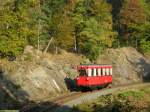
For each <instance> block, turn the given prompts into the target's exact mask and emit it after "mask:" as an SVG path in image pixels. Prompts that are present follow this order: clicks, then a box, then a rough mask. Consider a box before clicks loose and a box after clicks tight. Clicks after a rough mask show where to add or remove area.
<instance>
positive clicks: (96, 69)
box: [75, 65, 112, 87]
mask: <svg viewBox="0 0 150 112" xmlns="http://www.w3.org/2000/svg"><path fill="white" fill-rule="evenodd" d="M77 70H78V71H79V76H77V77H76V79H75V81H76V85H77V86H78V87H100V86H107V85H109V84H111V83H112V65H80V66H78V67H77Z"/></svg>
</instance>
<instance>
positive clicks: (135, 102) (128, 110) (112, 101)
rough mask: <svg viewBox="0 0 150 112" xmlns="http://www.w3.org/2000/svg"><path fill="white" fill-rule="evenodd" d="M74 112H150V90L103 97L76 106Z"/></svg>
mask: <svg viewBox="0 0 150 112" xmlns="http://www.w3.org/2000/svg"><path fill="white" fill-rule="evenodd" d="M72 112H150V88H144V89H139V90H130V91H125V92H121V93H118V94H114V95H111V94H110V95H105V96H101V97H99V98H97V99H96V100H93V101H90V102H86V103H83V104H80V105H77V106H74V107H73V109H72Z"/></svg>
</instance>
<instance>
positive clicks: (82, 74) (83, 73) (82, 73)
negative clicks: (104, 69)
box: [79, 70, 87, 76]
mask: <svg viewBox="0 0 150 112" xmlns="http://www.w3.org/2000/svg"><path fill="white" fill-rule="evenodd" d="M86 75H87V74H86V71H85V70H79V76H86Z"/></svg>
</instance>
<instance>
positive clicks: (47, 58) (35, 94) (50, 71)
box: [0, 46, 150, 107]
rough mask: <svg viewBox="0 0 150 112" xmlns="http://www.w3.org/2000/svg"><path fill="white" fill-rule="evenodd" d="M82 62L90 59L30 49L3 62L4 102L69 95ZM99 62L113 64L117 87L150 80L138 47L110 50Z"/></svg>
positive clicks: (2, 86) (1, 74)
mask: <svg viewBox="0 0 150 112" xmlns="http://www.w3.org/2000/svg"><path fill="white" fill-rule="evenodd" d="M80 62H88V60H87V59H85V58H84V57H83V56H81V55H77V54H73V53H68V52H66V51H62V52H61V54H57V55H56V54H55V55H54V54H53V55H52V54H42V53H41V52H37V50H35V49H33V48H32V47H31V46H27V47H26V49H25V51H24V54H23V56H21V57H20V58H19V59H17V60H16V61H14V62H7V61H3V60H0V65H1V66H2V68H5V69H3V70H2V71H3V72H1V73H0V85H1V87H0V90H2V91H3V93H2V92H1V93H0V96H2V97H1V98H0V103H1V104H2V103H4V105H5V103H7V101H8V100H9V101H10V99H12V102H14V101H19V102H25V101H29V100H32V101H34V102H36V101H43V100H45V99H48V98H53V97H56V96H59V95H61V94H63V93H65V92H68V90H67V86H66V83H65V81H66V76H67V77H71V78H73V77H74V76H76V75H77V72H76V66H77V65H79V64H80ZM97 63H98V64H112V65H113V83H114V85H117V84H119V85H120V84H125V83H133V82H138V81H141V80H145V79H148V78H149V73H150V69H149V68H150V63H149V61H148V60H147V59H146V58H145V57H144V56H143V55H142V54H140V53H139V52H137V51H136V50H135V49H134V48H120V49H109V50H107V51H106V52H105V53H104V54H103V55H101V56H100V57H99V58H98V60H97ZM8 71H9V72H8ZM8 96H9V97H8ZM6 97H7V98H8V100H6ZM0 107H1V105H0ZM3 107H4V106H3Z"/></svg>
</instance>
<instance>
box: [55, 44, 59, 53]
mask: <svg viewBox="0 0 150 112" xmlns="http://www.w3.org/2000/svg"><path fill="white" fill-rule="evenodd" d="M55 53H56V54H58V47H57V46H56V52H55Z"/></svg>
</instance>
